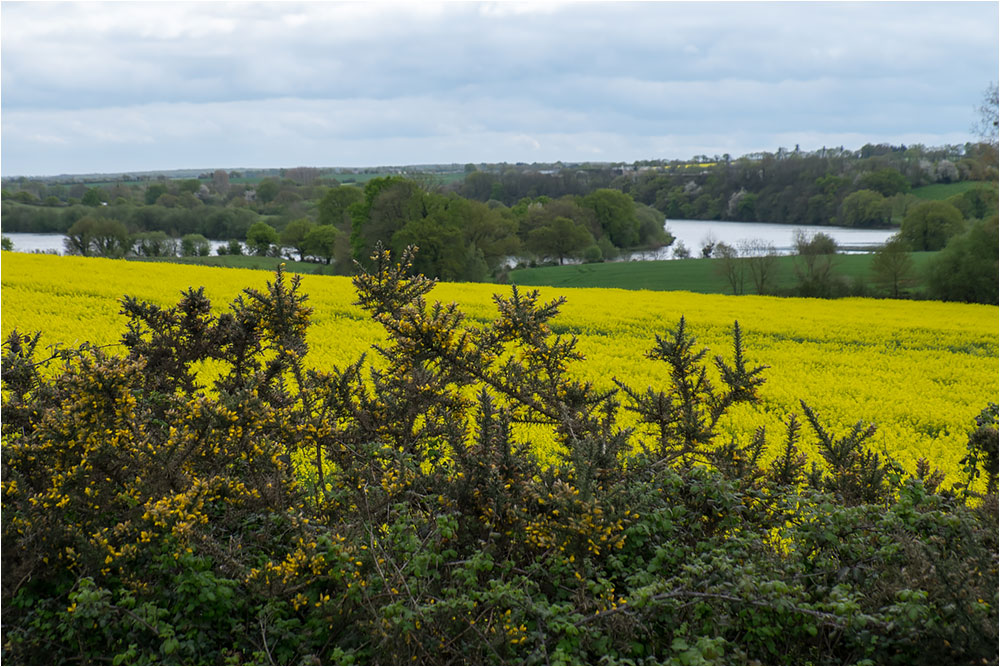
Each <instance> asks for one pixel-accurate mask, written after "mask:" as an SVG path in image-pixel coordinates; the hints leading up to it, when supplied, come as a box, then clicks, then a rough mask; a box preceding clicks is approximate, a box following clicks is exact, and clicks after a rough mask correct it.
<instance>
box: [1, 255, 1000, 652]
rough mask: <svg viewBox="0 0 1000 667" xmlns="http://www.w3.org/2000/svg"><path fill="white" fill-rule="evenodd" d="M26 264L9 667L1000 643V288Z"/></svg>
mask: <svg viewBox="0 0 1000 667" xmlns="http://www.w3.org/2000/svg"><path fill="white" fill-rule="evenodd" d="M2 260H3V262H2V268H3V272H2V284H3V300H4V304H3V305H4V310H3V312H4V315H5V317H4V318H3V322H2V327H3V333H4V334H5V335H8V334H9V333H10V332H12V330H13V329H14V328H15V327H17V328H18V330H19V334H23V332H27V331H32V330H36V329H37V330H41V331H43V332H44V334H43V337H42V338H41V339H40V340H38V339H34V338H32V337H31V336H28V337H25V336H24V335H18V336H13V335H9V336H8V337H7V338H6V344H5V346H4V359H3V361H4V397H3V398H4V430H3V442H4V447H3V465H4V478H3V484H2V494H3V502H4V512H3V515H2V516H3V537H4V546H5V549H4V551H3V564H4V567H3V572H4V582H5V588H4V610H5V613H4V622H5V626H4V627H5V638H4V643H3V652H4V653H3V655H4V661H5V662H11V663H24V664H35V663H42V662H49V663H81V662H82V663H105V662H107V663H114V664H261V663H264V662H267V663H269V664H313V663H320V664H338V663H348V664H350V663H354V664H384V663H388V664H416V663H419V664H562V663H572V664H598V663H603V662H611V663H618V662H622V663H624V662H637V663H648V662H656V663H663V662H671V661H672V662H678V663H683V664H706V663H707V664H779V663H788V664H856V663H859V662H862V661H868V662H871V663H873V664H883V663H892V662H897V661H898V662H918V661H926V662H930V663H951V664H965V663H970V664H972V663H975V664H979V663H980V662H983V661H986V662H989V661H990V660H991V659H992V658H993V657H994V653H995V649H996V613H995V610H996V609H997V605H998V604H1000V603H998V600H997V590H998V589H997V584H996V581H997V570H996V525H997V522H996V513H995V511H996V510H995V508H996V504H995V493H996V483H997V482H996V474H995V465H994V462H995V452H996V412H995V410H996V407H995V405H994V406H989V407H987V405H988V403H989V402H990V401H991V400H993V399H994V398H995V395H996V391H997V341H996V331H995V325H996V317H997V309H996V307H994V306H972V305H958V304H941V303H931V302H923V303H915V302H901V301H893V302H882V301H870V300H860V299H854V300H842V301H836V302H832V301H822V300H803V299H776V298H772V297H729V296H722V295H701V294H694V293H690V292H647V291H626V290H608V289H570V288H564V289H559V290H556V289H552V288H546V289H544V290H542V292H543V295H542V298H536V296H535V295H533V294H530V293H527V292H526V291H524V290H520V291H517V290H514V289H513V288H503V289H500V288H496V286H488V285H469V284H440V285H437V286H436V287H435V286H433V283H431V282H430V281H427V280H426V279H423V278H422V277H420V276H416V277H412V276H410V274H408V273H407V272H406V271H405V268H399V267H397V266H396V265H394V263H393V262H392V261H390V257H389V253H388V252H386V253H384V254H380V255H377V256H376V257H374V258H373V267H372V270H371V272H370V273H364V274H362V275H361V276H358V277H357V279H356V281H355V283H354V285H352V284H351V283H350V282H348V280H347V279H344V278H334V277H325V276H315V275H309V276H303V277H302V278H301V282H300V281H299V280H298V277H295V278H292V279H289V278H288V276H287V274H284V273H281V272H278V273H276V274H273V275H271V276H269V275H268V274H267V273H265V272H263V271H252V270H247V269H222V268H212V267H196V266H182V265H177V264H158V263H139V262H122V261H115V260H108V259H97V258H89V259H88V258H75V257H55V256H46V255H36V256H32V255H16V254H12V253H4V254H3V257H2ZM194 286H204V288H205V289H204V294H202V293H200V292H198V291H196V290H190V291H189V290H188V288H190V287H194ZM495 289H498V290H499V291H501V292H503V294H501V295H498V296H497V297H496V299H495V302H493V300H492V299H491V293H492V292H493V291H494V290H495ZM241 290H243V291H242V295H241V298H239V299H234V297H236V296H237V295H238V294H240V293H241ZM182 292H183V293H184V294H183V296H182ZM123 294H131V295H134V296H135V297H136V298H135V299H133V298H122V295H123ZM557 295H563V296H565V297H566V299H567V300H566V302H565V303H563V304H562V305H561V307H560V304H559V302H558V301H552V302H548V303H547V301H548V300H549V299H552V298H554V297H556V296H557ZM425 296H426V297H427V298H428V299H429V300H435V299H438V300H441V301H443V302H445V303H446V304H447V303H454V304H458V305H456V306H455V307H456V308H457V307H459V306H460V308H461V309H462V310H463V311H464V312H466V313H467V314H468V318H467V319H466V320H465V321H464V322H463V321H462V319H461V318H460V317H458V316H457V315H456V312H455V311H454V310H453V307H452V306H450V305H445V306H442V307H440V308H439V307H437V306H431V305H429V304H425V302H424V301H423V300H422V299H423V297H425ZM207 299H211V301H212V304H211V305H212V308H211V310H210V309H209V303H208V301H207ZM355 300H357V301H358V302H359V303H360V304H362V307H360V308H359V307H358V306H355V305H352V303H353V302H354V301H355ZM227 302H228V305H226V304H227ZM172 304H177V305H176V306H173V305H172ZM310 309H311V312H310ZM119 310H121V311H122V315H125V314H127V316H128V317H123V316H122V315H120V314H119V313H118V311H119ZM557 310H558V311H559V312H557ZM682 316H684V317H685V318H686V319H685V320H683V321H682V320H681V319H680V318H681V317H682ZM737 319H738V320H739V321H740V322H742V336H740V335H739V334H738V332H737V331H736V330H735V328H734V327H733V325H732V322H733V321H734V320H737ZM126 322H127V323H128V327H127V330H126ZM682 322H683V326H682ZM123 334H125V335H124V336H123ZM553 334H554V335H553ZM567 334H572V336H573V337H575V338H572V337H570V336H567ZM692 336H693V337H695V338H697V341H694V340H692ZM654 339H655V341H654ZM87 340H89V341H91V342H92V343H94V344H95V345H98V346H100V347H97V348H95V347H85V348H81V349H79V350H77V349H75V347H74V346H77V345H80V344H81V343H83V342H84V341H87ZM116 341H121V342H120V343H116ZM372 343H378V344H379V345H380V346H381V349H380V352H379V353H378V354H371V355H369V365H368V366H362V365H361V364H360V363H359V364H357V365H354V364H350V362H352V361H353V360H354V359H356V358H358V356H359V355H361V354H362V353H363V352H366V351H369V350H370V346H371V345H372ZM56 344H62V345H63V352H62V353H60V354H57V355H54V356H53V355H52V353H51V351H50V350H49V349H48V347H49V346H52V345H56ZM574 345H576V347H574ZM701 345H706V346H708V347H710V348H712V352H713V353H720V355H721V357H722V358H721V359H719V360H716V363H715V364H712V362H711V361H709V360H710V359H711V357H706V358H702V357H701V356H700V354H699V352H698V349H699V348H700V346H701ZM651 349H652V352H651ZM647 353H649V354H647ZM49 357H53V358H54V359H60V360H62V361H60V362H58V363H56V362H52V363H47V362H45V361H44V360H45V359H46V358H49ZM580 357H582V358H580ZM759 364H768V365H770V368H761V367H759ZM761 372H763V373H764V378H765V379H766V383H764V384H761V379H762V378H761V376H760V373H761ZM615 379H617V380H618V381H620V382H621V384H618V385H616V384H615ZM706 379H709V380H710V381H711V386H709V385H708V384H706V383H705V380H706ZM198 381H201V382H204V383H206V384H207V383H208V382H211V384H207V387H204V388H203V387H201V386H199V382H198ZM647 385H653V386H655V387H657V388H658V389H659V390H660V391H661V392H664V393H657V391H652V390H651V391H649V392H647V391H645V389H644V388H645V386H647ZM616 386H618V387H619V388H620V389H621V391H620V393H619V394H618V395H617V396H612V395H611V394H609V393H608V392H607V391H606V390H609V389H614V388H615V387H616ZM802 399H804V400H805V403H799V401H800V400H802ZM984 408H986V409H984ZM795 414H798V415H799V417H798V419H797V420H796V418H795V417H794V415H795ZM858 420H862V421H861V422H858ZM868 421H874V422H877V423H878V424H879V425H880V427H879V428H878V429H877V430H873V429H872V428H870V427H868V426H867V425H866V423H867V422H868ZM856 423H857V425H855V424H856ZM800 427H801V428H800ZM991 443H992V444H991ZM991 452H992V453H991ZM991 457H992V458H991ZM928 460H929V461H931V463H930V464H928ZM897 462H898V463H897ZM976 475H978V476H979V477H978V480H976V479H974V477H975V476H976ZM953 582H957V585H956V583H953ZM95 629H96V630H95Z"/></svg>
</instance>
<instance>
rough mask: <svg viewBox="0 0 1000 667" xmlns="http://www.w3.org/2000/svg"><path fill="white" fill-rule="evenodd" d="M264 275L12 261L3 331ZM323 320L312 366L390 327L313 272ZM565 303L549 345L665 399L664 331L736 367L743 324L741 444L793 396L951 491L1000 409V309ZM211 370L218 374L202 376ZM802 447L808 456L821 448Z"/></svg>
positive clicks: (724, 301) (469, 294)
mask: <svg viewBox="0 0 1000 667" xmlns="http://www.w3.org/2000/svg"><path fill="white" fill-rule="evenodd" d="M271 277H272V276H271V275H270V274H268V273H266V272H256V271H249V270H235V269H218V268H209V267H196V266H182V265H175V264H160V263H138V262H122V261H115V260H104V259H94V258H78V257H54V256H44V255H28V254H18V253H3V256H2V287H3V306H4V309H3V313H4V316H5V317H3V320H2V332H3V335H5V336H6V334H7V333H9V331H10V330H11V329H13V328H15V327H16V328H17V329H19V330H21V331H22V332H29V331H34V330H40V331H42V332H43V339H42V344H43V345H46V344H48V345H51V344H62V345H66V346H70V345H75V344H78V343H82V342H84V341H91V342H93V343H95V344H107V343H114V342H116V341H117V340H118V339H119V337H120V336H121V334H122V333H123V332H124V329H125V322H124V319H123V318H122V317H121V316H120V315H118V311H119V304H118V300H119V299H120V298H121V297H122V296H123V295H125V294H129V295H133V296H135V297H137V298H139V299H143V300H147V301H151V302H154V303H158V304H162V305H164V306H169V305H173V304H175V303H176V302H177V300H178V299H179V297H180V295H181V293H182V291H183V290H185V289H187V288H188V287H198V286H205V294H206V296H208V297H209V298H210V299H211V300H212V302H213V304H214V307H215V308H216V309H218V310H219V311H220V312H221V311H222V310H223V309H224V308H225V307H226V306H227V304H228V303H229V302H230V301H231V300H232V299H233V298H235V297H236V296H237V295H238V294H239V293H240V291H241V290H242V289H243V288H245V287H255V288H258V289H260V288H263V286H264V283H265V282H266V281H267V280H269V279H271ZM302 287H303V291H304V292H305V293H306V294H307V295H308V296H309V301H308V304H309V305H310V306H311V307H312V308H313V316H312V322H313V326H312V327H311V328H310V330H309V334H308V341H309V343H310V350H309V353H308V356H307V358H306V363H307V365H309V366H313V367H319V368H323V367H329V366H332V365H334V364H337V365H341V366H343V365H344V364H347V363H350V362H352V361H354V360H356V359H357V357H358V356H359V355H360V354H362V353H363V352H366V351H368V350H369V349H370V346H371V345H372V344H373V343H379V342H382V341H384V339H385V336H384V334H383V332H382V329H381V327H380V326H379V325H378V324H377V323H376V322H373V321H372V320H371V319H369V318H368V317H367V316H366V315H365V314H364V313H363V312H362V311H361V310H360V309H359V308H358V307H356V306H353V305H351V304H352V302H353V301H354V299H355V293H354V290H353V287H352V286H351V283H350V281H349V279H347V278H334V277H321V276H305V277H304V278H303V281H302ZM507 291H508V288H505V287H501V286H497V285H481V284H441V285H439V286H438V287H436V288H435V290H434V291H433V292H432V294H431V298H432V299H437V300H440V301H441V302H443V303H449V302H452V301H454V302H456V303H458V304H459V306H460V307H461V308H462V309H463V310H464V311H465V312H466V314H467V315H468V317H469V319H470V320H471V322H470V323H471V324H476V323H477V321H478V322H488V321H492V320H493V319H494V318H495V317H496V313H495V309H494V304H493V301H492V298H491V297H492V295H493V294H494V293H497V292H500V293H504V294H505V293H506V292H507ZM541 291H542V298H543V299H546V300H548V299H552V298H555V297H557V296H565V297H566V298H567V303H566V304H565V305H564V306H563V308H562V312H561V314H560V315H559V316H558V317H557V318H556V319H555V320H553V321H552V329H553V330H554V332H555V333H561V334H573V335H576V336H577V337H578V338H579V341H580V343H579V348H578V349H579V351H580V352H582V353H583V354H584V355H585V357H586V360H585V361H584V362H582V363H580V364H577V366H576V368H575V369H571V370H573V372H575V373H576V374H577V375H578V376H579V377H580V379H582V380H589V381H591V382H593V383H594V384H595V385H596V386H597V387H608V388H610V387H611V386H612V384H611V379H612V378H613V377H616V378H618V379H620V380H622V381H624V382H625V383H627V384H629V385H630V386H632V387H634V388H636V389H644V388H645V387H646V386H650V385H651V386H654V387H660V386H664V385H665V384H666V381H667V379H668V378H667V377H666V374H667V372H668V369H667V367H666V366H665V365H664V364H663V363H662V362H656V361H652V360H649V359H647V358H645V356H644V355H645V353H646V351H648V350H649V349H650V347H652V344H653V337H654V335H655V334H661V335H662V334H663V333H664V331H665V330H666V329H668V328H673V327H675V326H676V325H677V322H678V320H679V318H680V317H681V316H682V315H683V316H684V317H685V318H686V320H687V323H688V328H689V330H690V331H691V332H692V333H693V334H694V335H695V336H696V337H697V338H698V341H699V344H700V345H702V346H704V347H707V348H709V349H710V351H711V354H713V355H715V354H718V355H721V356H723V357H726V358H728V357H729V356H730V347H731V330H732V325H733V322H734V321H736V320H738V321H739V322H740V325H741V327H742V329H743V334H744V346H745V349H746V351H747V354H748V356H749V361H750V362H751V363H764V364H767V365H769V366H770V367H771V368H770V369H769V370H768V371H767V372H766V377H767V380H768V382H767V383H766V384H765V385H764V387H763V388H762V390H761V392H760V395H761V397H762V403H761V404H760V405H758V406H739V407H738V408H736V409H734V410H732V411H731V412H730V413H729V415H728V416H727V417H726V418H725V421H724V422H723V424H722V428H723V429H724V430H725V431H726V432H727V435H732V436H734V437H737V438H741V439H746V438H749V436H750V434H752V433H753V431H754V430H755V429H756V428H757V427H759V426H765V427H767V429H768V432H769V433H770V434H771V439H772V440H776V439H777V438H778V437H780V434H781V433H782V431H783V427H782V422H783V420H784V419H786V417H787V415H788V414H789V413H792V412H795V413H800V414H801V407H800V406H799V400H800V399H801V400H804V401H805V402H806V403H807V404H809V405H810V406H811V407H812V408H813V409H814V410H816V412H817V413H818V415H819V417H820V419H821V420H822V421H823V423H824V424H826V425H828V427H829V428H830V429H831V430H832V431H833V432H834V433H835V434H839V433H842V432H844V431H846V430H847V429H849V428H850V426H852V425H853V424H854V423H855V422H856V421H858V420H864V421H866V422H874V423H876V424H877V425H878V427H879V430H878V432H877V434H876V436H875V438H874V441H873V442H872V443H871V444H872V445H873V446H874V447H875V448H876V449H879V450H883V451H885V452H887V453H888V454H890V455H892V456H893V457H895V458H896V459H897V460H899V461H900V463H902V464H903V466H904V467H906V468H907V469H908V470H913V469H914V467H915V463H916V461H917V459H919V458H920V457H926V458H927V459H929V460H931V461H932V462H933V463H934V465H936V466H938V467H940V468H941V469H942V470H943V471H944V472H945V473H946V474H947V479H946V484H947V483H950V482H953V481H957V479H958V476H959V473H960V466H959V464H958V461H959V459H961V458H962V456H963V455H964V449H965V440H966V434H967V432H968V430H969V428H970V425H971V424H972V421H973V419H974V417H975V416H976V415H977V414H978V413H979V412H980V410H982V408H983V407H985V405H986V404H987V403H988V402H990V401H996V400H997V393H998V381H997V377H998V371H1000V367H998V346H997V315H998V311H997V308H996V307H995V306H984V305H969V304H952V303H938V302H912V301H886V300H870V299H843V300H837V301H825V300H813V299H779V298H772V297H758V296H741V297H733V296H723V295H702V294H691V293H685V292H647V291H626V290H611V289H569V288H560V289H558V290H557V289H554V288H543V289H542V290H541ZM206 370H207V371H210V369H206ZM811 442H812V440H811V439H810V438H809V437H808V436H807V437H806V438H805V439H804V443H803V449H804V450H805V451H806V453H807V454H809V455H810V456H815V455H816V452H815V450H813V449H812V447H811V445H810V443H811Z"/></svg>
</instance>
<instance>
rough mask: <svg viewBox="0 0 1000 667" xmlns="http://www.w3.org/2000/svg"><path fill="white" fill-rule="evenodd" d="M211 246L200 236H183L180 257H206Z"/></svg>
mask: <svg viewBox="0 0 1000 667" xmlns="http://www.w3.org/2000/svg"><path fill="white" fill-rule="evenodd" d="M211 248H212V246H211V244H210V243H209V242H208V239H206V238H205V237H204V236H202V235H201V234H185V235H184V236H183V237H182V238H181V255H183V256H184V257H207V256H208V255H209V253H210V251H211Z"/></svg>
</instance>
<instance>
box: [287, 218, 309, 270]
mask: <svg viewBox="0 0 1000 667" xmlns="http://www.w3.org/2000/svg"><path fill="white" fill-rule="evenodd" d="M315 226H316V223H314V222H313V221H312V220H310V219H308V218H299V219H298V220H292V221H291V222H289V223H288V224H287V225H285V228H284V229H282V230H281V235H280V237H279V239H280V241H281V245H283V246H286V247H289V248H295V251H296V252H297V253H299V261H300V262H303V261H305V258H306V237H307V236H309V232H311V231H312V230H313V228H314V227H315Z"/></svg>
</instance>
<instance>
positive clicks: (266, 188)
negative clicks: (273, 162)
mask: <svg viewBox="0 0 1000 667" xmlns="http://www.w3.org/2000/svg"><path fill="white" fill-rule="evenodd" d="M255 191H256V193H257V201H259V202H260V203H262V204H268V203H270V202H271V201H273V200H274V198H275V197H277V196H278V193H279V192H280V191H281V186H280V185H278V182H277V181H276V180H274V179H273V178H265V179H264V180H262V181H261V182H260V183H258V184H257V187H256V188H255Z"/></svg>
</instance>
